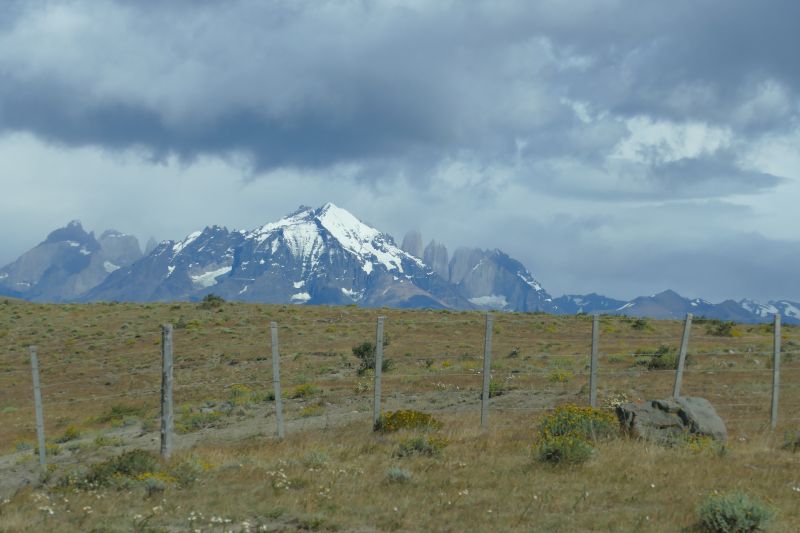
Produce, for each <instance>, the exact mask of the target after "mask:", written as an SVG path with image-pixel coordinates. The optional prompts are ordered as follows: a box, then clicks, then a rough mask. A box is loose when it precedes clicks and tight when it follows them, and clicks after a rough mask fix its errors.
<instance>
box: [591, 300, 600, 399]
mask: <svg viewBox="0 0 800 533" xmlns="http://www.w3.org/2000/svg"><path fill="white" fill-rule="evenodd" d="M599 342H600V315H598V314H597V313H595V314H594V316H592V361H591V368H590V371H589V405H590V406H592V407H597V351H598V348H599V346H598V345H599Z"/></svg>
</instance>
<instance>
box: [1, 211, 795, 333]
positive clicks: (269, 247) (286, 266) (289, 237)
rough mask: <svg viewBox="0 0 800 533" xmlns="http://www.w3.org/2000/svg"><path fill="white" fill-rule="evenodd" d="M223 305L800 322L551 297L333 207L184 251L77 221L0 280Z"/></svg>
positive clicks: (58, 290) (698, 304)
mask: <svg viewBox="0 0 800 533" xmlns="http://www.w3.org/2000/svg"><path fill="white" fill-rule="evenodd" d="M212 293H213V294H216V295H219V296H222V297H223V298H225V299H228V300H237V301H249V302H264V303H284V304H287V303H292V304H324V305H347V304H357V305H362V306H371V307H378V306H380V307H401V308H402V307H426V308H440V309H484V310H489V309H494V310H503V311H523V312H533V311H542V312H549V313H557V314H576V313H595V312H597V313H605V314H624V315H629V316H637V317H653V318H682V317H683V316H685V314H686V313H687V312H691V313H694V314H695V315H696V316H704V317H708V318H716V319H721V320H733V321H738V322H764V321H768V320H771V318H772V315H774V314H776V313H778V314H781V315H782V316H783V318H784V321H785V322H788V323H800V304H798V303H794V302H790V301H783V300H782V301H771V302H768V303H766V304H761V303H758V302H755V301H753V300H741V301H738V302H737V301H733V300H727V301H724V302H721V303H719V304H713V303H710V302H708V301H705V300H701V299H688V298H684V297H682V296H680V295H679V294H677V293H675V292H673V291H669V290H668V291H664V292H661V293H659V294H656V295H654V296H648V297H640V298H636V299H634V300H631V301H623V300H616V299H613V298H608V297H606V296H602V295H599V294H594V293H593V294H588V295H564V296H560V297H557V298H554V297H552V296H551V295H550V294H548V293H547V291H545V290H544V288H543V287H542V285H541V284H540V283H539V282H538V281H537V280H536V279H535V278H534V277H533V275H532V274H531V272H530V271H529V270H528V269H527V268H526V267H525V266H524V265H523V264H522V263H520V262H519V261H517V260H515V259H513V258H512V257H510V256H509V255H508V254H506V253H504V252H502V251H500V250H497V249H495V250H482V249H477V248H458V249H456V250H455V251H454V252H453V254H452V257H451V256H450V255H449V253H448V250H447V247H446V246H445V245H444V244H441V243H438V242H436V241H433V240H432V241H430V242H429V243H428V244H427V245H426V246H423V240H422V235H421V234H420V233H419V232H417V231H412V232H409V233H408V234H407V235H406V236H405V237H404V239H403V241H402V244H401V245H400V246H398V245H397V244H396V242H395V241H394V239H393V238H392V237H391V236H390V235H388V234H386V233H383V232H381V231H379V230H377V229H375V228H373V227H371V226H369V225H368V224H365V223H364V222H362V221H360V220H359V219H358V218H357V217H355V216H354V215H353V214H351V213H350V212H348V211H347V210H345V209H342V208H340V207H337V206H336V205H334V204H331V203H328V204H325V205H323V206H322V207H320V208H318V209H312V208H310V207H305V206H303V207H300V208H299V209H297V210H296V211H294V212H293V213H290V214H289V215H287V216H286V217H284V218H282V219H280V220H278V221H277V222H272V223H268V224H265V225H263V226H260V227H258V228H255V229H252V230H233V231H231V230H228V229H227V228H224V227H221V226H209V227H206V228H205V229H203V230H200V231H196V232H194V233H191V234H190V235H188V236H186V237H185V238H184V239H182V240H179V241H171V240H170V241H163V242H161V243H154V242H151V243H148V245H147V247H146V251H145V253H144V254H143V253H142V251H141V249H140V247H139V242H138V240H137V239H136V237H134V236H132V235H125V234H123V233H120V232H118V231H115V230H108V231H105V232H104V233H102V234H101V235H100V237H99V238H96V237H95V235H94V233H92V232H87V231H85V230H84V229H83V227H82V225H81V224H80V222H77V221H73V222H70V223H69V224H68V225H67V226H66V227H64V228H60V229H57V230H55V231H53V232H52V233H50V235H48V236H47V238H46V239H45V240H44V241H43V242H42V243H40V244H39V245H37V246H36V247H34V248H33V249H31V250H30V251H28V252H26V253H25V254H23V255H22V256H21V257H20V258H19V259H17V260H16V261H14V262H13V263H11V264H9V265H6V266H5V267H3V268H2V269H0V295H5V296H10V297H17V298H23V299H26V300H31V301H37V302H67V301H78V302H92V301H114V300H116V301H133V302H147V301H175V300H199V299H202V298H203V297H204V296H206V295H208V294H212Z"/></svg>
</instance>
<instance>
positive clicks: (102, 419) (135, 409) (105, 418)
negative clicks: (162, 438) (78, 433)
mask: <svg viewBox="0 0 800 533" xmlns="http://www.w3.org/2000/svg"><path fill="white" fill-rule="evenodd" d="M146 413H147V408H146V407H142V406H134V405H112V406H111V408H110V409H109V410H108V411H107V412H106V413H105V414H102V415H100V416H99V417H97V422H99V423H100V424H108V423H111V424H113V425H119V424H122V422H123V421H124V420H125V419H126V418H130V417H142V416H144V415H145V414H146Z"/></svg>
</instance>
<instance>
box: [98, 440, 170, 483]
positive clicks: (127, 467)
mask: <svg viewBox="0 0 800 533" xmlns="http://www.w3.org/2000/svg"><path fill="white" fill-rule="evenodd" d="M158 467H159V460H158V457H157V456H156V455H155V454H154V453H152V452H148V451H146V450H139V449H137V450H131V451H128V452H125V453H123V454H121V455H118V456H117V457H114V458H112V459H109V460H108V461H104V462H102V463H97V464H94V465H92V466H91V468H90V469H89V472H88V473H87V474H86V477H85V479H84V480H83V484H85V485H87V486H89V487H102V486H106V485H109V484H110V483H111V482H112V481H113V480H114V478H115V477H120V476H124V477H129V478H135V477H137V476H141V475H142V474H144V473H146V472H153V471H155V470H157V469H158Z"/></svg>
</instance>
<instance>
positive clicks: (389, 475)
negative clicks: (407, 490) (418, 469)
mask: <svg viewBox="0 0 800 533" xmlns="http://www.w3.org/2000/svg"><path fill="white" fill-rule="evenodd" d="M386 480H387V481H388V482H389V483H397V484H401V483H408V482H409V481H411V472H409V471H408V470H406V469H404V468H397V467H396V466H393V467H391V468H390V469H389V470H388V471H387V472H386Z"/></svg>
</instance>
